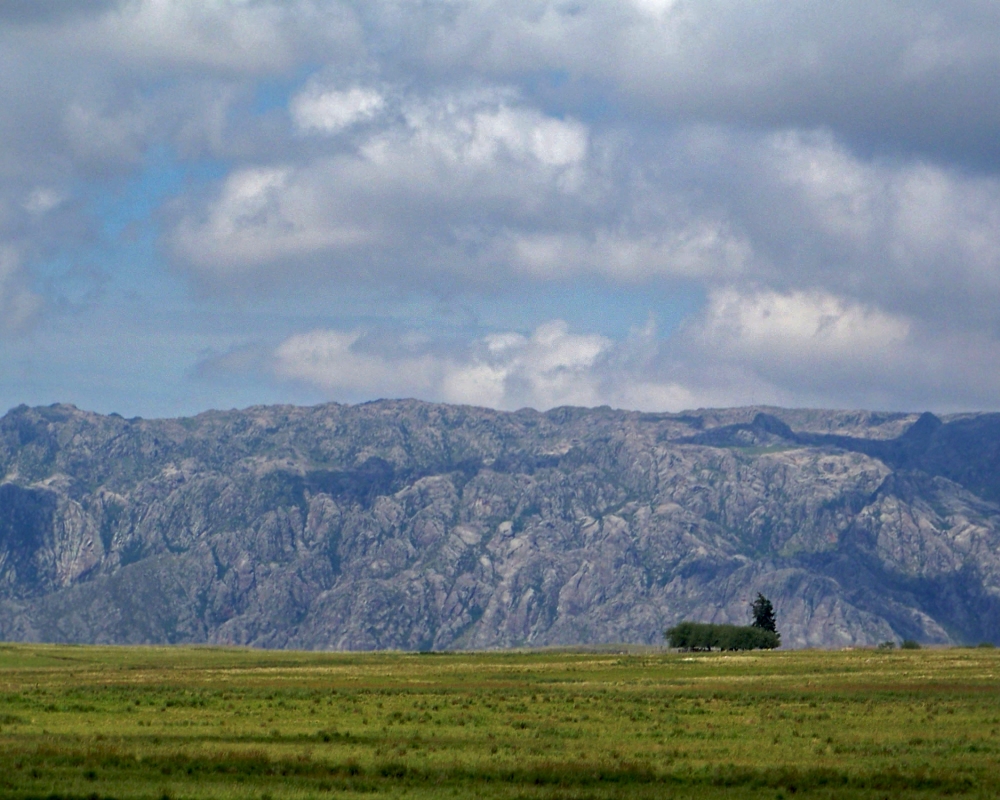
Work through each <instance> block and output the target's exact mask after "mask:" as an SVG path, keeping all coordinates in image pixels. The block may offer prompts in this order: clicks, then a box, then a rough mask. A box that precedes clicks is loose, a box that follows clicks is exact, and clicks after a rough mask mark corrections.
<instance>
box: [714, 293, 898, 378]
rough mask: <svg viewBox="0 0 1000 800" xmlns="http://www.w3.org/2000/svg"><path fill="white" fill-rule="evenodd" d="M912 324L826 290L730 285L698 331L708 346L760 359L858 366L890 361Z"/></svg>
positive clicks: (729, 354)
mask: <svg viewBox="0 0 1000 800" xmlns="http://www.w3.org/2000/svg"><path fill="white" fill-rule="evenodd" d="M910 327H911V325H910V322H909V321H908V320H907V319H904V318H901V317H896V316H893V315H890V314H886V313H884V312H882V311H880V310H879V309H877V308H871V307H865V306H862V305H860V304H857V303H851V302H849V301H845V300H844V299H842V298H839V297H836V296H833V295H831V294H828V293H826V292H821V291H812V292H803V291H796V292H790V293H787V294H780V293H778V292H773V291H759V292H754V293H752V294H741V293H739V292H738V291H736V290H735V289H732V288H728V289H718V290H715V291H713V292H712V293H711V294H710V295H709V298H708V304H707V307H706V309H705V312H704V318H703V321H702V323H701V327H700V329H699V330H698V332H697V336H698V337H699V338H700V339H702V341H703V343H704V346H705V348H706V349H712V350H715V351H717V352H719V353H722V354H724V355H725V356H726V357H729V358H739V359H748V360H749V361H751V362H752V363H756V364H772V363H778V364H780V363H787V362H788V361H789V360H793V361H794V362H796V363H797V364H800V365H801V364H802V363H803V362H807V363H810V364H813V365H822V364H826V365H830V364H837V365H849V366H853V367H857V366H860V364H861V363H863V362H872V361H879V360H881V361H883V362H885V363H886V364H888V363H890V362H891V360H892V357H893V355H895V350H896V349H897V348H898V347H899V346H900V345H901V344H903V343H905V342H906V341H907V338H908V337H909V335H910Z"/></svg>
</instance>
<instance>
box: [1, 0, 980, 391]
mask: <svg viewBox="0 0 1000 800" xmlns="http://www.w3.org/2000/svg"><path fill="white" fill-rule="evenodd" d="M0 20H3V22H4V24H3V25H0V70H2V71H3V74H4V81H3V82H2V83H0V104H2V106H3V108H4V112H5V113H4V115H3V116H2V118H0V178H2V179H3V180H2V181H0V241H3V242H4V243H5V245H4V246H5V247H6V248H7V249H6V250H5V251H4V253H5V255H4V256H3V260H2V261H0V264H2V271H0V311H2V313H3V314H4V320H5V322H4V323H3V324H2V326H0V327H2V328H4V329H5V330H8V331H9V330H15V329H16V330H22V329H24V327H25V326H28V325H30V324H31V323H32V321H33V320H34V321H36V322H37V321H38V320H40V319H44V318H45V317H44V314H40V313H39V312H40V306H39V303H40V302H41V300H40V299H39V297H40V293H44V291H43V290H42V289H39V288H37V287H39V286H41V285H42V284H44V275H45V274H46V271H47V270H48V271H49V272H51V271H52V269H53V267H52V263H53V262H58V263H60V264H62V263H66V262H74V264H75V262H77V261H80V260H81V259H83V256H81V255H80V254H81V253H86V252H91V251H88V250H87V248H88V247H89V248H93V247H94V246H95V245H94V243H95V242H99V243H103V245H102V246H108V247H112V245H117V243H112V244H108V241H109V234H108V233H107V232H108V230H117V228H118V227H120V226H118V225H116V224H108V222H109V220H108V219H104V218H102V216H103V215H105V214H106V213H107V212H106V210H105V209H106V207H107V206H108V205H113V204H114V203H113V201H108V200H107V198H109V197H111V198H115V197H122V196H123V188H124V187H134V186H140V187H146V188H144V189H138V190H136V191H139V192H140V193H141V192H142V191H147V192H148V193H149V194H148V196H146V197H145V198H140V200H139V202H138V203H137V204H136V206H137V208H140V209H144V210H143V211H141V212H139V211H135V212H134V214H133V215H134V216H142V215H144V218H143V219H142V220H140V221H139V224H140V226H142V225H145V226H146V227H145V228H144V230H146V231H148V232H150V233H149V235H150V236H151V237H153V238H157V239H158V240H157V241H156V242H155V243H153V244H152V245H151V247H150V250H151V251H152V250H156V252H157V254H158V255H157V256H155V257H153V256H150V259H151V261H150V264H147V265H145V266H146V268H147V270H148V274H152V273H154V272H158V271H161V270H163V269H165V268H166V266H169V268H171V271H170V273H169V274H170V275H171V276H172V278H171V279H176V280H178V281H180V282H181V283H182V284H183V288H182V289H180V290H179V291H178V293H177V294H178V295H181V294H185V290H187V289H190V288H194V289H201V288H204V287H211V288H212V289H213V290H214V291H212V292H207V293H199V292H197V291H195V292H191V293H190V296H191V297H196V298H200V299H197V300H190V301H189V302H191V303H194V304H197V303H204V304H205V308H206V310H211V311H212V312H214V311H215V310H217V309H219V308H221V309H225V310H227V311H233V310H234V309H239V308H242V306H241V305H240V304H241V303H243V302H244V301H245V296H246V295H247V294H248V293H252V292H254V291H256V292H257V293H258V295H257V296H258V298H261V297H262V298H265V299H266V301H267V302H272V301H273V302H274V303H277V302H278V301H277V300H276V299H275V298H277V297H279V296H282V297H285V298H286V300H285V301H282V302H285V303H286V305H285V306H283V307H282V309H281V313H282V314H285V315H286V316H287V318H288V319H305V320H306V321H301V322H298V323H296V326H297V327H295V326H293V327H294V330H291V331H286V334H287V336H286V338H285V342H284V344H283V345H281V347H280V348H279V349H278V351H276V355H275V361H274V364H275V365H276V366H275V367H274V369H275V370H276V372H275V374H278V375H282V376H285V378H286V379H288V380H295V381H300V382H303V383H307V384H309V385H311V386H316V387H320V388H321V389H322V390H323V391H327V392H330V393H331V395H333V394H336V393H338V392H344V393H346V394H345V396H348V395H349V396H352V397H353V396H362V395H364V396H369V395H372V394H373V393H385V394H414V393H416V394H421V395H422V396H428V397H434V398H438V399H454V400H456V401H458V400H461V401H463V402H482V403H486V404H493V405H501V406H503V407H513V406H516V405H518V404H532V405H540V406H546V405H550V404H557V403H562V402H574V403H583V404H591V403H602V402H609V403H612V404H618V405H630V404H634V405H637V406H639V407H643V408H647V407H648V408H652V407H657V406H667V407H680V406H681V405H686V404H690V403H707V402H740V401H743V400H745V399H747V398H746V391H747V390H748V389H749V390H750V391H752V392H753V393H754V396H755V397H757V398H758V399H761V398H763V397H768V398H771V399H773V400H776V401H781V402H807V401H808V402H818V403H824V404H825V403H832V402H838V403H840V402H858V403H862V402H864V403H869V402H879V403H883V404H887V405H898V404H900V403H904V402H910V401H911V400H914V398H920V397H927V398H937V399H938V400H939V401H940V402H941V403H944V404H951V405H952V406H955V405H960V404H961V403H962V402H963V401H962V400H961V398H962V397H966V398H967V399H968V402H970V403H971V402H972V401H973V400H975V402H977V403H986V402H988V403H989V404H992V405H995V400H993V401H989V398H990V397H991V394H990V393H991V392H992V391H993V390H994V388H995V386H994V383H995V382H994V380H993V378H992V377H991V376H992V375H994V374H1000V370H998V369H997V367H998V366H1000V360H998V349H1000V348H998V342H1000V177H998V176H1000V140H998V139H997V137H996V135H995V132H996V130H997V127H998V124H1000V82H997V81H996V79H995V75H996V72H997V69H998V67H1000V12H998V11H997V8H996V7H994V6H993V5H991V4H989V3H983V2H980V0H959V1H958V2H954V3H949V4H948V5H947V7H945V6H941V5H938V6H931V5H928V4H926V3H925V2H923V1H922V0H903V2H899V3H893V4H882V5H879V4H871V3H868V4H863V3H859V2H855V1H854V0H850V1H849V2H841V3H832V4H825V5H823V6H821V7H820V6H816V5H815V4H812V5H810V4H806V3H801V2H783V0H761V2H755V3H732V2H728V0H629V1H628V2H611V0H585V1H584V2H578V3H564V2H556V0H519V2H517V3H507V4H497V3H491V2H481V1H480V0H448V2H443V3H408V2H394V0H385V1H384V2H383V1H382V0H379V2H372V3H357V2H347V0H344V1H343V2H342V1H341V0H290V2H277V0H254V2H245V1H244V0H212V1H211V2H195V0H115V1H114V2H110V1H107V2H106V1H105V0H80V1H79V2H65V3H64V2H48V0H39V2H35V3H25V2H12V3H7V4H3V5H2V6H0ZM164 153H166V154H168V155H167V156H166V157H165V158H166V159H167V160H169V159H173V161H175V162H176V171H177V172H178V173H179V174H181V175H182V177H176V176H174V177H173V178H171V177H170V176H167V177H166V178H165V177H164V176H163V175H152V174H151V172H152V171H151V170H150V166H149V165H150V163H151V162H152V161H153V160H154V159H153V158H152V156H153V155H154V154H159V155H157V158H161V159H163V158H164V156H163V154H164ZM158 181H159V183H158ZM127 191H131V189H127V190H125V193H126V194H127ZM153 197H155V199H150V198H153ZM95 198H99V199H95ZM144 201H145V202H144ZM120 216H122V215H120ZM123 216H126V217H128V214H125V215H123ZM157 245H158V246H159V248H158V249H157V248H156V246H157ZM103 255H106V254H105V253H102V254H101V256H102V257H103ZM161 256H162V258H163V259H165V260H166V261H168V262H169V265H164V264H163V263H162V261H159V260H157V259H159V258H160V257H161ZM87 258H91V259H92V260H101V259H98V258H95V257H93V253H92V252H91V254H90V255H88V256H87ZM83 260H85V259H83ZM112 260H113V259H112ZM84 268H86V267H84ZM140 273H141V270H140V271H137V272H136V274H137V275H138V274H140ZM160 277H162V276H160ZM130 281H131V282H130ZM124 283H125V284H127V285H128V286H129V289H130V290H132V289H135V288H136V286H137V285H139V284H141V279H134V280H133V279H131V278H130V279H128V280H125V281H124ZM359 284H362V285H363V286H364V287H367V289H366V290H370V291H371V292H372V296H374V297H375V298H376V299H375V300H373V301H371V307H370V308H368V309H364V310H362V311H360V312H359V316H367V317H371V318H374V319H375V321H374V322H372V323H371V324H370V325H368V324H367V323H366V327H365V328H364V330H365V332H364V333H362V332H361V329H360V328H359V327H358V325H357V324H356V323H355V322H353V321H344V320H343V319H337V318H336V314H334V313H332V312H331V313H330V315H329V316H327V317H324V316H322V314H320V315H319V316H318V317H317V316H316V315H315V314H313V313H312V312H313V310H314V309H315V306H316V304H317V302H318V301H315V300H314V297H316V296H332V295H336V294H337V293H338V292H340V291H341V290H342V289H346V290H347V291H351V290H354V289H357V287H358V285H359ZM150 285H151V286H152V285H153V282H152V281H151V282H150ZM546 285H547V286H549V287H559V290H560V291H564V292H565V295H566V297H567V300H566V303H567V305H571V304H572V303H574V302H577V303H579V302H580V301H579V298H577V299H576V300H574V292H578V291H581V292H582V291H583V290H584V289H585V290H586V291H594V290H595V287H607V288H609V289H610V290H611V291H612V292H613V291H615V290H620V289H621V288H622V287H628V291H632V292H636V291H637V288H636V287H639V290H641V289H643V288H645V287H648V288H649V289H650V290H651V291H650V296H651V297H653V296H656V297H662V296H664V294H669V292H670V291H671V290H672V289H674V288H676V287H678V286H683V287H684V290H685V291H691V292H694V293H697V294H700V296H703V297H704V298H705V302H704V305H703V307H701V308H700V309H697V310H696V311H695V312H694V313H693V314H692V315H691V316H690V317H689V318H688V319H687V320H685V321H684V322H683V324H680V325H679V328H678V330H677V332H676V333H674V335H673V336H671V337H669V338H667V339H665V340H663V341H661V340H660V339H658V338H657V337H656V336H654V335H652V334H642V335H638V334H637V335H636V336H633V337H632V338H627V339H621V340H615V339H613V338H609V336H608V335H606V332H607V331H608V330H609V329H610V328H611V327H612V326H610V325H600V324H598V322H600V321H595V323H594V325H593V326H592V327H591V328H587V327H586V326H581V325H578V324H577V323H576V321H575V322H574V327H573V329H572V330H570V329H569V328H567V327H566V326H562V327H560V325H559V324H557V323H553V322H551V319H552V318H554V317H558V316H560V314H564V313H565V314H568V312H565V310H563V311H560V310H559V309H546V310H545V312H544V315H536V318H534V319H532V320H530V321H529V322H526V323H524V326H523V328H522V329H521V330H520V332H517V333H515V332H511V331H508V332H506V333H486V332H484V331H483V330H479V331H478V332H476V333H475V334H474V335H472V338H471V339H470V340H468V341H465V342H462V343H455V342H450V344H445V343H443V342H444V339H445V338H447V337H444V338H442V337H443V334H441V335H436V334H434V331H433V328H434V324H433V323H426V320H413V319H409V320H404V321H403V322H402V323H399V321H398V320H394V321H393V322H392V323H391V325H390V324H389V323H387V322H385V320H383V322H385V324H386V326H387V327H392V328H393V329H395V327H393V326H397V324H402V325H403V326H404V327H405V326H406V325H408V324H410V323H414V324H412V325H410V327H412V328H414V329H421V330H430V339H428V340H427V341H423V340H420V339H419V337H417V338H413V337H410V338H406V337H404V339H400V340H399V341H397V342H396V343H395V344H394V345H393V346H392V347H388V349H386V347H383V345H382V344H379V342H382V343H383V344H384V342H383V339H384V338H385V336H389V335H388V334H385V335H384V336H383V337H381V338H380V336H379V335H376V334H377V332H378V330H379V326H380V325H381V324H383V323H380V322H379V319H380V318H381V315H382V312H383V309H382V308H381V307H380V305H381V299H383V298H385V297H387V296H389V295H390V294H392V295H399V294H404V295H406V296H408V297H412V296H419V297H420V298H422V299H421V302H427V303H433V302H435V301H437V300H441V299H442V298H444V299H445V300H448V299H451V298H455V297H461V298H462V300H461V302H465V301H466V300H468V302H469V304H470V305H472V306H476V305H477V304H478V305H479V306H480V307H482V306H484V305H487V304H489V302H490V298H491V297H492V296H494V295H493V294H492V293H496V292H498V291H500V290H501V289H503V290H505V291H507V292H509V293H510V294H511V295H516V294H517V293H518V292H520V293H522V294H525V295H526V294H531V293H533V292H535V291H536V289H537V287H540V286H546ZM581 287H582V288H581ZM276 288H280V289H281V290H282V291H280V292H279V291H274V290H275V289H276ZM141 290H142V287H141V286H140V291H141ZM150 291H153V292H155V290H150ZM206 297H208V298H210V300H204V298H206ZM234 298H235V299H234ZM287 298H291V299H287ZM470 298H471V299H470ZM457 302H459V301H456V303H457ZM308 303H313V305H312V306H309V308H310V309H311V310H310V312H309V313H308V314H307V313H306V312H305V311H303V309H304V308H305V307H306V305H307V304H308ZM654 305H655V302H654V301H653V300H651V301H650V309H649V310H655V308H653V306H654ZM632 310H634V309H632ZM646 310H647V309H645V308H643V309H640V310H639V311H638V312H637V313H638V314H639V315H640V318H641V315H642V314H644V313H645V311H646ZM233 313H234V314H236V315H237V316H238V312H237V311H233ZM472 316H475V314H474V313H473V314H472ZM178 318H179V317H178ZM317 319H319V321H318V322H317ZM573 319H574V320H576V319H577V317H573ZM547 320H548V321H547ZM674 322H675V323H676V322H677V321H676V320H674ZM424 323H426V324H424ZM289 324H291V323H289ZM177 325H180V323H177ZM317 325H319V326H320V327H319V329H316V326H317ZM236 327H237V328H239V327H240V326H236ZM250 327H252V326H250V325H246V326H244V329H245V328H250ZM671 327H673V326H671ZM617 329H619V330H620V329H621V325H619V326H618V328H617ZM597 330H601V331H604V332H605V335H598V334H597V333H595V332H594V331H597ZM309 331H312V332H309ZM169 335H183V331H181V330H179V329H175V330H172V331H171V333H170V334H169ZM234 335H235V334H234ZM389 338H392V337H391V336H389ZM333 375H339V376H340V377H339V378H336V379H334V378H333V377H331V376H333ZM844 387H847V388H844ZM852 392H853V394H852ZM963 392H964V394H963Z"/></svg>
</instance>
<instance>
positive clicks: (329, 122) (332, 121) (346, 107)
mask: <svg viewBox="0 0 1000 800" xmlns="http://www.w3.org/2000/svg"><path fill="white" fill-rule="evenodd" d="M384 107H385V98H384V97H383V96H382V95H381V94H380V93H379V92H377V91H375V90H374V89H362V88H358V87H354V88H353V89H348V90H347V91H343V92H339V91H336V90H324V89H323V88H322V87H320V86H318V85H312V86H309V87H307V88H306V89H305V90H304V91H302V92H300V93H299V94H297V95H296V96H295V97H294V98H292V102H291V105H290V111H291V114H292V119H294V120H295V124H296V125H297V126H298V127H299V129H300V130H302V131H304V132H306V133H313V132H315V133H327V134H330V133H338V132H339V131H342V130H344V129H345V128H349V127H350V126H352V125H354V124H356V123H358V122H364V121H366V120H370V119H372V118H373V117H374V116H375V115H376V114H378V112H380V111H381V110H382V109H383V108H384Z"/></svg>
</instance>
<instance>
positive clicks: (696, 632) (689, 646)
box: [665, 622, 781, 650]
mask: <svg viewBox="0 0 1000 800" xmlns="http://www.w3.org/2000/svg"><path fill="white" fill-rule="evenodd" d="M665 635H666V638H667V641H668V642H669V643H670V646H671V647H679V648H682V649H684V650H773V649H774V648H776V647H780V646H781V636H780V635H779V634H777V633H775V632H774V631H767V630H764V629H763V628H756V627H754V626H752V625H712V624H710V623H706V622H681V623H678V624H677V625H675V626H674V627H672V628H669V629H668V630H667V632H666V634H665Z"/></svg>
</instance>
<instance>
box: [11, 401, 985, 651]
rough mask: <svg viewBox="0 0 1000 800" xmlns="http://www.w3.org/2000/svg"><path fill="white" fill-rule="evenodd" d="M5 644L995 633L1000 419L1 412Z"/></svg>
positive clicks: (970, 637)
mask: <svg viewBox="0 0 1000 800" xmlns="http://www.w3.org/2000/svg"><path fill="white" fill-rule="evenodd" d="M0 475H3V479H2V482H0V637H3V638H5V639H16V640H45V641H76V642H117V643H139V642H150V643H152V642H212V643H232V644H248V645H254V646H261V647H288V648H292V647H295V648H336V649H373V648H404V649H431V648H434V649H445V648H490V647H505V646H513V645H555V644H576V643H598V642H659V641H662V632H663V630H664V629H665V628H667V627H668V626H670V625H671V624H673V623H675V622H677V621H679V620H681V619H693V620H699V621H706V622H733V623H746V622H747V620H748V615H749V605H750V602H751V600H752V599H753V597H755V596H756V593H757V592H758V591H760V592H763V593H764V594H766V595H767V596H768V597H769V598H771V600H772V601H773V602H774V605H775V608H776V610H777V617H778V626H779V630H780V631H781V632H782V637H783V642H784V644H785V646H792V647H807V646H819V647H835V646H845V645H858V644H871V643H876V642H881V641H884V640H886V639H896V640H899V639H902V638H914V639H918V640H920V641H924V642H928V643H934V642H939V643H946V642H978V641H982V640H990V641H998V640H1000V506H998V505H997V502H998V501H1000V415H995V414H979V415H963V416H956V417H954V418H946V419H943V420H942V419H938V418H937V417H934V416H933V415H929V414H925V415H923V416H919V417H918V416H917V415H914V414H910V415H907V414H870V413H866V412H826V411H802V410H782V409H731V410H711V411H698V412H688V413H685V414H639V413H630V412H621V411H612V410H610V409H606V408H598V409H590V410H587V409H576V408H561V409H556V410H553V411H550V412H548V413H545V414H541V413H537V412H535V411H519V412H516V413H502V412H497V411H490V410H486V409H478V408H466V407H455V406H443V405H433V404H428V403H420V402H416V401H393V402H389V401H384V402H377V403H369V404H365V405H360V406H340V405H324V406H318V407H315V408H295V407H286V406H275V407H259V408H251V409H248V410H245V411H232V412H209V413H206V414H201V415H199V416H197V417H194V418H191V419H178V420H141V419H134V420H125V419H122V418H121V417H118V416H116V415H112V416H107V417H105V416H100V415H97V414H90V413H86V412H83V411H79V410H77V409H75V408H73V407H72V406H59V405H57V406H51V407H48V408H35V409H30V408H27V407H24V406H22V407H19V408H17V409H14V410H13V411H11V412H10V413H8V414H7V415H6V416H4V417H3V418H2V419H0Z"/></svg>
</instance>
